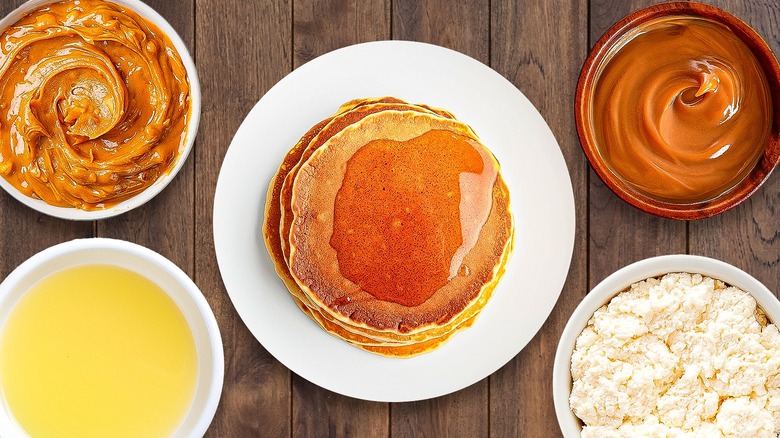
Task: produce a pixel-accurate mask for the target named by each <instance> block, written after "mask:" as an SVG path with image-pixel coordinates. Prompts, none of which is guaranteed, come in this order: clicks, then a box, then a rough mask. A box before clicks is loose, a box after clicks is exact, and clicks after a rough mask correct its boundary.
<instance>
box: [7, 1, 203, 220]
mask: <svg viewBox="0 0 780 438" xmlns="http://www.w3.org/2000/svg"><path fill="white" fill-rule="evenodd" d="M58 1H61V0H30V1H28V2H27V3H25V4H23V5H21V6H19V7H18V8H17V9H16V10H14V11H13V12H11V13H10V14H8V15H6V16H5V17H4V18H3V19H2V20H0V32H2V31H3V30H5V28H7V27H8V26H11V25H12V24H14V23H16V22H17V21H18V20H19V19H20V18H22V16H24V15H25V14H27V13H29V12H32V11H33V10H35V9H37V8H38V7H40V6H42V5H45V4H49V3H56V2H58ZM110 1H111V2H113V3H116V4H118V5H122V6H125V7H127V8H129V9H132V10H133V11H135V12H136V13H138V15H140V16H141V17H143V18H145V19H147V20H149V21H150V22H152V23H154V24H155V25H156V26H157V27H158V28H160V30H161V31H163V32H164V33H165V34H166V35H168V38H170V39H171V42H172V43H173V46H174V48H175V49H176V51H177V52H179V56H180V57H181V61H182V63H183V64H184V67H185V69H186V70H187V78H188V79H189V82H190V106H191V108H190V114H189V118H190V119H189V122H188V123H187V127H186V132H187V134H186V140H185V142H184V144H183V145H181V146H180V150H179V157H178V158H177V160H176V163H174V166H173V168H171V169H170V171H169V172H167V173H166V174H164V175H161V176H160V177H159V178H158V179H157V181H155V182H154V183H153V184H152V185H150V186H149V187H147V188H146V190H144V191H142V192H141V193H138V194H137V195H135V196H133V197H132V198H129V199H126V200H125V201H122V202H121V203H119V204H117V205H115V206H113V207H110V208H106V209H102V210H91V211H86V210H80V209H78V208H70V207H56V206H53V205H49V204H47V203H46V202H44V201H42V200H40V199H35V198H31V197H29V196H27V195H25V194H23V193H21V192H19V191H18V190H17V189H16V188H15V187H14V186H13V185H11V184H10V183H9V182H8V181H6V180H5V178H2V177H0V187H2V188H3V190H5V191H6V192H8V193H9V194H10V195H11V196H13V197H14V198H16V199H17V200H18V201H19V202H21V203H23V204H24V205H26V206H28V207H30V208H32V209H35V210H37V211H39V212H41V213H44V214H47V215H49V216H54V217H58V218H61V219H71V220H85V221H86V220H96V219H105V218H109V217H113V216H117V215H120V214H122V213H125V212H128V211H130V210H132V209H134V208H136V207H140V206H141V205H143V204H145V203H146V202H148V201H149V200H151V199H152V198H154V197H155V196H156V195H157V194H158V193H160V192H161V191H162V190H163V189H164V188H165V187H166V186H167V185H168V183H170V182H171V180H172V179H173V178H174V177H175V176H176V174H177V173H179V170H180V169H181V167H182V166H183V165H184V162H185V161H187V156H188V155H189V153H190V151H191V150H192V146H193V145H194V143H195V135H196V134H197V132H198V124H199V123H200V109H201V96H200V82H199V81H198V72H197V70H196V69H195V63H194V62H193V61H192V57H191V56H190V54H189V52H188V51H187V46H186V45H185V44H184V41H182V39H181V37H180V36H179V34H177V33H176V31H175V30H174V29H173V27H171V25H170V24H169V23H168V22H167V21H165V19H164V18H163V17H162V16H161V15H160V14H158V13H157V11H155V10H154V9H152V8H151V7H149V6H148V5H147V4H146V3H143V2H141V1H139V0H110Z"/></svg>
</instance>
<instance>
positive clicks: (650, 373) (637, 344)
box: [553, 255, 780, 438]
mask: <svg viewBox="0 0 780 438" xmlns="http://www.w3.org/2000/svg"><path fill="white" fill-rule="evenodd" d="M775 321H777V322H780V302H779V301H778V299H777V298H776V297H775V295H773V294H772V292H770V291H769V290H768V289H767V288H766V287H765V286H764V285H763V284H761V283H760V282H759V281H758V280H756V279H755V278H753V277H752V276H750V275H749V274H747V273H746V272H744V271H742V270H740V269H738V268H736V267H734V266H732V265H729V264H727V263H724V262H721V261H718V260H714V259H710V258H706V257H700V256H691V255H668V256H661V257H653V258H649V259H645V260H642V261H639V262H636V263H634V264H631V265H629V266H626V267H625V268H623V269H620V270H619V271H617V272H615V273H614V274H612V275H610V276H609V277H607V278H606V279H604V280H603V281H602V282H601V283H599V285H597V286H596V287H595V288H594V289H593V290H592V291H591V292H590V293H589V294H588V295H587V296H586V297H585V299H584V300H583V301H582V302H581V303H580V305H579V306H578V307H577V309H576V310H575V311H574V313H573V314H572V316H571V318H570V319H569V322H568V323H567V325H566V328H565V329H564V331H563V334H562V335H561V340H560V342H559V344H558V349H557V352H556V356H555V364H554V369H553V399H554V403H555V411H556V415H557V417H558V423H559V424H560V427H561V430H562V432H563V435H564V436H565V437H567V438H573V437H582V438H589V437H600V438H604V437H637V436H652V437H751V438H753V437H766V438H777V437H778V435H779V434H780V331H778V327H777V325H775V324H774V323H773V322H775Z"/></svg>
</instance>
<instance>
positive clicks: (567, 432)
mask: <svg viewBox="0 0 780 438" xmlns="http://www.w3.org/2000/svg"><path fill="white" fill-rule="evenodd" d="M670 272H690V273H699V274H702V275H706V276H708V277H712V278H715V279H718V280H722V281H724V282H726V283H728V284H730V285H732V286H736V287H738V288H740V289H742V290H744V291H745V292H748V293H750V294H751V295H753V297H754V298H755V299H756V302H757V303H758V305H759V306H760V307H761V308H762V309H764V311H765V312H766V314H767V317H769V319H770V320H771V321H773V322H780V301H778V300H777V298H776V297H775V296H774V295H773V294H772V292H770V291H769V289H767V288H766V286H764V285H763V284H761V282H759V281H758V280H756V279H755V278H753V277H752V276H750V274H748V273H746V272H745V271H742V270H741V269H739V268H736V267H734V266H732V265H730V264H728V263H725V262H721V261H719V260H715V259H711V258H707V257H701V256H693V255H667V256H660V257H652V258H649V259H645V260H640V261H638V262H636V263H633V264H631V265H628V266H626V267H624V268H622V269H620V270H618V271H617V272H615V273H613V274H612V275H610V276H609V277H607V278H605V279H604V280H603V281H602V282H601V283H599V284H598V285H597V286H596V287H594V288H593V290H592V291H591V292H590V293H589V294H588V295H587V296H586V297H585V299H584V300H582V302H581V303H580V304H579V306H577V308H576V309H575V310H574V313H573V314H572V315H571V318H569V322H568V323H566V328H564V329H563V334H562V335H561V339H560V341H559V343H558V350H557V351H556V353H555V363H554V366H553V402H554V404H555V414H556V416H557V417H558V424H559V425H560V426H561V431H562V432H563V436H564V437H566V438H579V436H580V433H581V432H582V422H581V421H580V419H579V418H577V417H576V416H575V415H574V413H573V412H572V411H571V409H570V408H569V395H570V394H571V387H572V379H571V354H572V352H573V351H574V344H575V342H576V340H577V337H578V336H579V335H580V333H582V330H583V329H585V327H586V326H587V324H588V321H589V320H590V318H591V316H593V313H594V312H596V310H598V309H599V308H600V307H601V306H603V305H604V304H607V303H608V302H609V301H610V300H611V299H612V297H614V296H615V295H617V294H618V293H620V292H622V291H624V290H625V289H626V288H628V286H630V285H631V284H633V283H636V282H637V281H641V280H644V279H646V278H650V277H657V276H659V275H664V274H667V273H670Z"/></svg>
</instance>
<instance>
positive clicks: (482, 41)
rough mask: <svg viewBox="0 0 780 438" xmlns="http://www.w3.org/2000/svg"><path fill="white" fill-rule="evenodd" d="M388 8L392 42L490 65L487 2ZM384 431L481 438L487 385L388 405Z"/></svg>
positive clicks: (434, 1) (441, 1) (436, 1)
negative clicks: (431, 47) (453, 52)
mask: <svg viewBox="0 0 780 438" xmlns="http://www.w3.org/2000/svg"><path fill="white" fill-rule="evenodd" d="M392 8H393V29H392V37H393V39H397V40H413V41H421V42H426V43H432V44H437V45H439V46H444V47H448V48H450V49H454V50H457V51H459V52H462V53H465V54H466V55H469V56H471V57H473V58H475V59H477V60H479V61H482V62H483V63H485V64H487V63H488V62H489V61H490V59H489V53H490V45H489V41H490V27H489V26H490V22H489V20H490V18H489V14H488V11H489V3H488V1H487V0H479V1H465V2H450V1H446V0H424V1H417V0H396V1H394V2H393V6H392ZM453 366H457V364H453ZM390 430H391V431H392V434H393V436H403V437H407V436H415V437H431V436H436V437H448V436H464V437H472V436H486V435H487V433H488V430H489V424H488V383H487V379H483V380H482V381H480V382H478V383H476V384H474V385H472V386H470V387H469V388H467V389H465V390H462V391H459V392H456V393H454V394H450V395H446V396H443V397H438V398H435V399H432V400H425V401H419V402H414V403H401V404H395V405H393V406H392V408H391V415H390Z"/></svg>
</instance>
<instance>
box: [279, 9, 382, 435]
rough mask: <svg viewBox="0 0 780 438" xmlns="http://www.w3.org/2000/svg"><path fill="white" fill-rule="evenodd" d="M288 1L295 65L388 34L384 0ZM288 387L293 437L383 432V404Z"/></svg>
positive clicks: (300, 384)
mask: <svg viewBox="0 0 780 438" xmlns="http://www.w3.org/2000/svg"><path fill="white" fill-rule="evenodd" d="M293 5H294V6H293V17H294V22H293V42H294V47H293V50H294V55H295V56H294V58H293V65H294V67H295V68H298V67H299V66H301V65H303V64H304V63H306V62H308V61H310V60H311V59H313V58H315V57H317V56H320V55H323V54H325V53H327V52H330V51H332V50H335V49H338V48H340V47H344V46H348V45H352V44H357V43H360V42H365V41H375V40H381V39H388V38H389V37H390V4H389V2H388V0H371V1H361V0H349V1H342V0H324V1H323V0H319V1H316V0H296V1H295V2H294V3H293ZM334 109H335V108H334ZM301 134H303V133H301ZM290 146H292V145H290ZM292 389H293V392H292V394H293V396H292V397H293V403H292V409H293V413H292V416H293V424H292V428H293V430H292V434H293V436H296V437H320V436H386V435H387V434H388V433H389V432H388V405H387V403H373V402H366V401H362V400H356V399H353V398H350V397H345V396H342V395H339V394H336V393H333V392H331V391H328V390H326V389H323V388H320V387H318V386H316V385H314V384H312V383H310V382H308V381H306V380H305V379H303V378H301V377H299V376H297V375H293V380H292ZM358 418H359V419H360V420H359V421H356V419H358Z"/></svg>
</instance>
